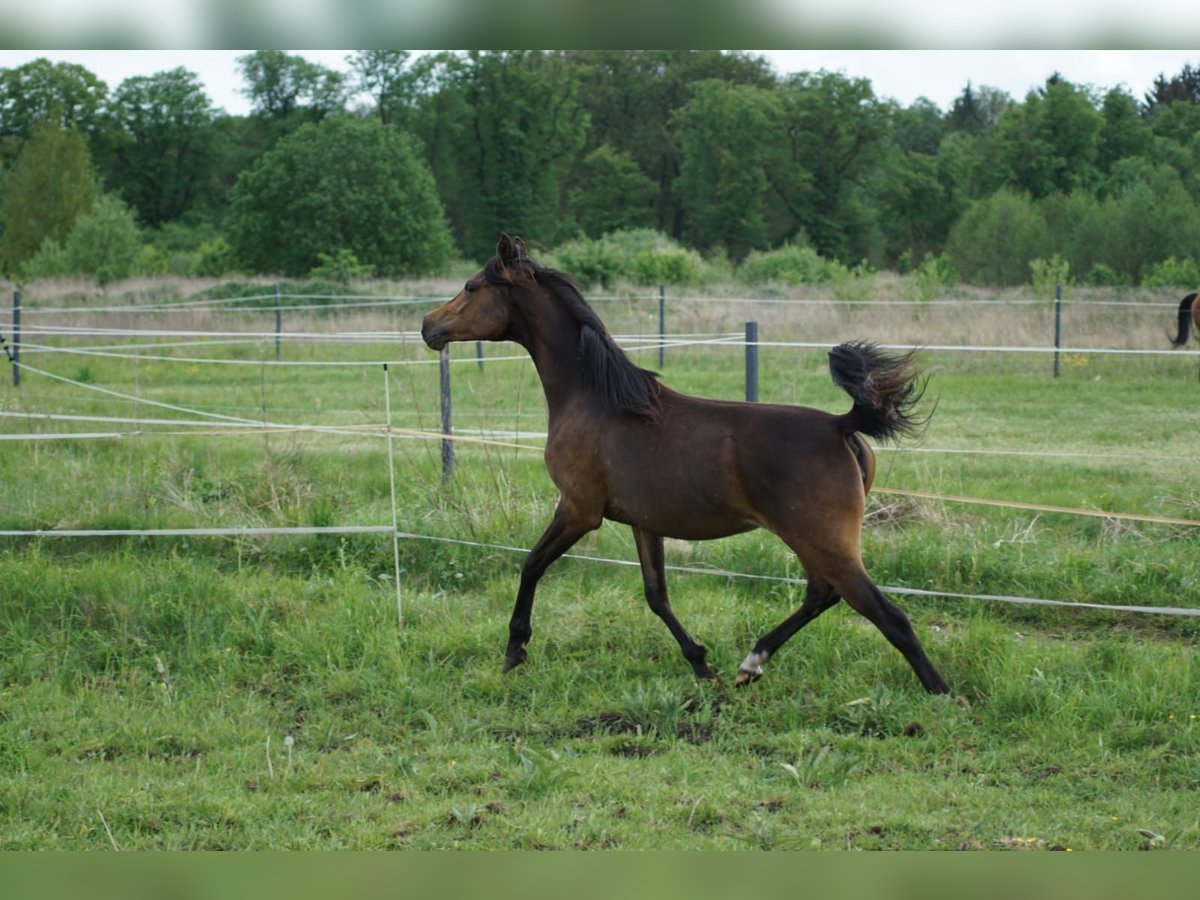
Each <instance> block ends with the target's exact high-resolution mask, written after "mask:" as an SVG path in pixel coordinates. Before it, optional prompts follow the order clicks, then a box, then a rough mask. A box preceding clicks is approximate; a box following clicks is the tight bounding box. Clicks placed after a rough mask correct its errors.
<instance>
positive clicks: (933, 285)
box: [901, 253, 957, 302]
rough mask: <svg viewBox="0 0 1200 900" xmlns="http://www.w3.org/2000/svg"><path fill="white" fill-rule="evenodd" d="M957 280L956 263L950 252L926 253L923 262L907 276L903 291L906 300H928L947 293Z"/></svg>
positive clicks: (902, 286)
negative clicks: (935, 254)
mask: <svg viewBox="0 0 1200 900" xmlns="http://www.w3.org/2000/svg"><path fill="white" fill-rule="evenodd" d="M955 281H957V278H956V277H955V274H954V263H953V262H952V261H951V259H950V255H949V254H948V253H942V254H939V255H938V256H934V255H933V254H932V253H926V254H925V258H924V259H923V260H921V264H920V265H919V266H917V267H916V269H914V270H912V271H911V272H910V273H909V274H908V275H907V276H906V277H905V279H904V281H903V283H902V285H901V293H903V295H904V298H905V299H906V300H917V301H920V302H928V301H930V300H933V299H934V298H936V297H940V296H941V295H942V294H944V293H946V289H947V288H949V287H951V286H952V285H953V284H954V283H955Z"/></svg>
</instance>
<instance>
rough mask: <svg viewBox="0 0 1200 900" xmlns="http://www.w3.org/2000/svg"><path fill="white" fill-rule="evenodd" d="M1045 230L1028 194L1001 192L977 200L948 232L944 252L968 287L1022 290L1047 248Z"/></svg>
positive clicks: (1005, 190) (1047, 233) (1048, 235)
mask: <svg viewBox="0 0 1200 900" xmlns="http://www.w3.org/2000/svg"><path fill="white" fill-rule="evenodd" d="M1049 238H1050V234H1049V229H1048V228H1047V227H1046V220H1045V219H1044V218H1043V216H1042V214H1041V212H1040V210H1039V209H1038V208H1037V206H1036V205H1035V204H1034V202H1033V201H1032V200H1030V199H1029V196H1028V195H1026V194H1018V193H1015V192H1013V191H1011V190H1008V189H1006V188H1005V189H1001V190H999V191H997V192H996V193H995V194H993V195H992V196H990V197H987V198H986V199H983V200H977V201H975V202H974V203H972V204H971V206H970V207H968V208H967V211H966V212H965V213H963V215H962V217H961V218H960V219H959V220H958V221H957V222H955V223H954V226H953V227H952V228H951V229H950V239H949V241H948V242H947V249H948V250H949V251H950V255H951V256H952V257H953V258H954V267H955V268H956V269H957V270H958V274H959V276H960V277H961V278H962V279H963V280H964V281H968V282H970V283H972V284H1006V285H1017V284H1025V283H1026V282H1027V280H1028V278H1029V264H1030V263H1031V262H1032V261H1033V260H1035V259H1037V258H1039V257H1040V256H1041V255H1042V254H1043V253H1044V252H1045V251H1046V248H1047V245H1048V243H1049Z"/></svg>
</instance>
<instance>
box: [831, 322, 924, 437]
mask: <svg viewBox="0 0 1200 900" xmlns="http://www.w3.org/2000/svg"><path fill="white" fill-rule="evenodd" d="M913 352H915V351H913ZM913 352H909V353H905V354H904V355H903V356H888V355H887V354H886V353H884V352H882V351H881V350H880V349H879V348H878V347H877V346H876V345H875V344H872V343H870V342H868V341H851V342H850V343H846V344H839V345H838V346H836V347H834V348H833V349H832V350H830V351H829V374H830V375H832V376H833V383H834V384H836V385H837V386H838V387H840V388H841V389H842V390H844V391H845V392H846V393H847V394H849V395H850V398H851V399H852V400H853V401H854V407H853V408H852V409H851V410H850V412H848V413H846V414H845V415H844V416H840V417H839V418H840V419H841V421H842V423H843V425H844V426H845V429H846V431H854V432H858V433H859V434H865V435H867V436H868V437H873V438H878V439H879V440H885V441H886V440H894V441H898V440H900V439H901V438H905V437H911V436H913V435H915V434H917V433H918V432H920V430H921V428H922V426H924V425H925V423H926V422H928V421H929V416H927V415H926V416H920V417H918V416H917V415H916V408H917V404H918V403H919V402H920V400H921V397H922V396H923V395H924V393H925V381H926V379H924V378H923V377H921V373H920V372H918V371H916V370H914V369H913V367H912V357H913Z"/></svg>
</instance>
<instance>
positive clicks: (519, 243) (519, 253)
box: [513, 237, 529, 262]
mask: <svg viewBox="0 0 1200 900" xmlns="http://www.w3.org/2000/svg"><path fill="white" fill-rule="evenodd" d="M513 251H514V253H515V255H516V259H517V262H521V261H522V260H526V259H529V256H528V254H526V252H525V242H524V241H523V240H521V239H520V238H519V237H517V238H513Z"/></svg>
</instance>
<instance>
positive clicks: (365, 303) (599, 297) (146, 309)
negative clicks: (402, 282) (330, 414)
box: [25, 289, 1182, 315]
mask: <svg viewBox="0 0 1200 900" xmlns="http://www.w3.org/2000/svg"><path fill="white" fill-rule="evenodd" d="M1181 290H1182V289H1181ZM451 296H452V294H449V293H448V294H439V295H418V296H403V297H388V296H380V295H377V294H319V293H293V292H286V291H285V292H280V293H278V294H276V293H270V292H269V293H262V294H251V295H247V296H242V297H210V298H202V299H199V300H178V301H171V302H159V303H130V304H114V305H106V306H87V305H74V306H40V305H36V304H35V305H26V306H25V312H26V313H29V314H35V315H36V314H53V315H87V314H91V313H99V314H122V313H132V314H143V313H146V314H162V313H176V312H196V311H204V310H206V311H211V312H228V313H238V314H241V313H256V312H272V313H273V312H275V310H276V309H277V308H278V307H277V304H278V305H279V306H281V307H282V308H283V310H284V311H285V312H287V311H313V310H324V311H334V310H337V309H357V308H365V307H372V306H379V307H387V306H421V305H424V304H430V303H442V302H445V301H446V300H448V299H450V297H451ZM660 299H662V295H661V294H658V293H647V294H639V293H634V294H628V295H624V294H595V295H591V296H588V297H587V300H588V302H597V303H613V302H632V303H642V302H658V301H659V300H660ZM285 300H286V301H289V302H288V303H286V304H285V303H282V301H285ZM294 300H317V301H322V302H320V303H311V304H296V303H292V302H290V301H294ZM670 300H671V302H672V303H735V304H739V305H754V304H760V305H763V306H847V305H854V306H863V305H868V306H869V305H874V306H914V307H920V308H925V309H940V308H953V307H990V306H995V307H1023V306H1043V307H1051V306H1053V304H1054V299H1053V298H1050V297H1046V298H1029V297H1011V298H978V297H935V298H931V299H928V300H921V299H915V300H914V299H904V298H866V297H864V298H837V297H767V296H758V297H737V296H735V297H721V296H712V295H698V294H681V295H678V296H674V295H672V296H670ZM1062 303H1063V305H1065V306H1095V307H1125V308H1136V309H1167V308H1171V309H1174V308H1176V307H1177V306H1178V301H1174V302H1171V301H1158V300H1094V299H1081V298H1072V297H1064V298H1063V300H1062Z"/></svg>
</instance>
